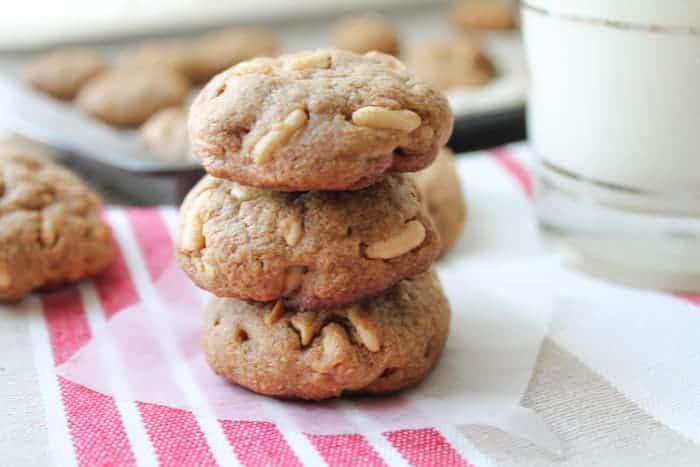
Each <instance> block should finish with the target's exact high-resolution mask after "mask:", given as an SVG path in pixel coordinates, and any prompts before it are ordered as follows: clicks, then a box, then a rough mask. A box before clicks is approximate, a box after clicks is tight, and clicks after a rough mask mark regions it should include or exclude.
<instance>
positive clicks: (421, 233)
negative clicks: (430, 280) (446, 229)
mask: <svg viewBox="0 0 700 467" xmlns="http://www.w3.org/2000/svg"><path fill="white" fill-rule="evenodd" d="M424 239H425V227H423V224H421V223H420V222H419V221H417V220H412V221H409V222H407V223H406V224H405V225H404V226H403V228H402V229H401V231H400V232H399V233H397V234H396V235H393V236H391V237H389V238H387V239H385V240H380V241H378V242H374V243H372V244H370V245H368V246H367V248H366V249H365V255H366V256H367V257H368V258H371V259H391V258H396V257H397V256H401V255H404V254H406V253H408V252H409V251H411V250H413V249H414V248H415V247H417V246H418V245H420V244H421V243H423V240H424Z"/></svg>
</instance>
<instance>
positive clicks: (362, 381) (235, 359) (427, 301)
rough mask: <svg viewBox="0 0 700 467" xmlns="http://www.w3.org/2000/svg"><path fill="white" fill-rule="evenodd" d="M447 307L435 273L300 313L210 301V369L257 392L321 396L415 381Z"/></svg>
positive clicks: (434, 346) (439, 335)
mask: <svg viewBox="0 0 700 467" xmlns="http://www.w3.org/2000/svg"><path fill="white" fill-rule="evenodd" d="M449 323H450V308H449V304H448V302H447V299H446V298H445V296H444V294H443V292H442V288H441V286H440V283H439V281H438V279H437V276H436V275H435V273H434V272H432V271H430V272H427V273H424V274H420V275H418V276H415V277H413V278H411V279H406V280H403V281H401V282H399V283H398V284H396V285H395V286H394V287H392V288H390V289H388V290H387V291H385V292H384V293H382V294H381V295H379V296H377V297H375V298H373V299H372V300H370V301H367V302H364V303H362V304H355V305H350V306H347V307H344V308H337V309H329V310H322V311H318V312H308V311H307V312H303V311H298V310H295V309H291V308H285V307H283V306H282V305H281V303H279V302H277V303H274V304H272V303H270V304H260V303H248V302H245V301H242V300H237V299H231V298H214V299H212V300H211V301H210V302H209V304H208V306H207V310H206V317H205V323H204V351H205V355H206V357H207V360H208V361H209V365H210V366H211V367H212V369H213V370H214V372H215V373H217V374H218V375H221V376H223V377H225V378H226V379H228V380H230V381H231V382H233V383H236V384H239V385H241V386H244V387H246V388H248V389H250V390H252V391H255V392H259V393H262V394H267V395H272V396H278V397H285V398H300V399H311V400H318V399H326V398H330V397H338V396H341V395H343V394H347V393H372V394H383V393H390V392H395V391H398V390H400V389H403V388H407V387H410V386H414V385H416V384H418V383H419V382H420V381H421V380H422V379H423V378H424V377H425V375H426V374H427V372H428V371H429V370H430V368H431V367H432V366H433V364H434V363H435V361H436V360H437V358H438V357H439V355H440V353H441V351H442V349H443V347H444V346H445V341H446V339H447V335H448V332H449Z"/></svg>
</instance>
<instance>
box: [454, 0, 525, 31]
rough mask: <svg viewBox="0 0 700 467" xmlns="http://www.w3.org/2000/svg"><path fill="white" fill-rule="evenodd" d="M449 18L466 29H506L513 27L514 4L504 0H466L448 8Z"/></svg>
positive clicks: (514, 17) (515, 14)
mask: <svg viewBox="0 0 700 467" xmlns="http://www.w3.org/2000/svg"><path fill="white" fill-rule="evenodd" d="M450 20H451V21H452V22H453V23H455V24H456V25H457V26H460V27H462V28H464V29H466V30H507V29H513V28H515V25H516V23H517V13H516V10H515V6H513V5H512V4H511V3H508V2H506V1H505V0H467V1H462V2H459V3H456V4H455V5H453V6H452V9H451V10H450Z"/></svg>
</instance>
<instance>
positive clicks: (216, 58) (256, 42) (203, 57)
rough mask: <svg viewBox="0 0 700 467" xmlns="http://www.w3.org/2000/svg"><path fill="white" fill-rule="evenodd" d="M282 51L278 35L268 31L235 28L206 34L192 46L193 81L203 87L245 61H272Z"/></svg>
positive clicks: (191, 72)
mask: <svg viewBox="0 0 700 467" xmlns="http://www.w3.org/2000/svg"><path fill="white" fill-rule="evenodd" d="M279 49H280V46H279V40H278V38H277V35H275V34H274V33H273V32H271V31H267V30H265V29H256V28H232V29H224V30H220V31H216V32H212V33H209V34H205V35H204V36H202V37H201V38H200V39H199V40H197V41H196V42H195V43H194V44H193V46H192V60H193V65H192V69H191V71H190V77H191V79H192V80H193V81H194V82H196V83H204V82H207V81H209V80H210V79H211V78H212V77H213V76H214V75H216V74H217V73H219V72H221V71H224V70H225V69H227V68H229V67H231V66H233V65H236V64H237V63H240V62H242V61H245V60H250V59H251V58H255V57H273V56H275V55H277V54H278V53H279Z"/></svg>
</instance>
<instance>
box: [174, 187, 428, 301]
mask: <svg viewBox="0 0 700 467" xmlns="http://www.w3.org/2000/svg"><path fill="white" fill-rule="evenodd" d="M175 247H176V248H175V250H176V256H177V260H178V263H179V265H180V267H181V268H182V269H183V270H184V271H185V272H186V273H187V275H189V276H190V278H191V279H192V280H193V281H194V282H195V283H196V284H197V285H199V286H200V287H202V288H203V289H206V290H209V291H210V292H212V293H214V294H215V295H218V296H221V297H236V298H242V299H250V300H259V301H268V300H276V299H279V298H282V299H284V300H285V301H286V302H287V303H289V304H291V305H294V306H296V307H299V308H304V309H314V308H319V307H324V306H339V305H344V304H347V303H350V302H353V301H357V300H360V299H363V298H365V297H371V296H373V295H376V294H378V293H380V292H381V291H382V290H384V289H386V288H387V287H390V286H391V285H392V284H394V283H396V282H397V281H399V280H401V279H403V278H405V277H409V276H412V275H414V274H418V273H420V272H423V271H426V270H427V269H428V268H429V267H430V264H431V263H432V262H433V261H434V260H435V258H436V257H437V255H438V253H439V249H440V241H439V237H438V234H437V232H436V231H435V228H434V226H433V223H432V221H431V220H430V217H429V215H428V213H427V212H426V211H425V209H424V208H423V206H422V205H421V203H420V199H419V195H418V189H417V188H416V186H415V184H414V182H413V181H412V180H410V179H409V178H407V177H405V176H402V175H393V176H389V177H387V178H386V179H385V180H384V181H382V182H380V183H377V184H375V185H372V186H370V187H368V188H365V189H363V190H359V191H354V192H339V191H333V192H331V191H311V192H295V193H289V192H274V191H269V190H261V189H255V188H249V187H244V186H242V185H239V184H237V183H235V182H231V181H228V180H223V179H217V178H214V177H211V176H206V177H205V178H204V179H202V180H201V181H200V182H199V183H198V184H197V185H196V186H195V187H194V188H193V189H192V191H191V192H190V193H189V194H188V195H187V197H186V198H185V201H184V203H183V205H182V208H181V223H180V232H179V234H178V236H177V241H176V245H175Z"/></svg>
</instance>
